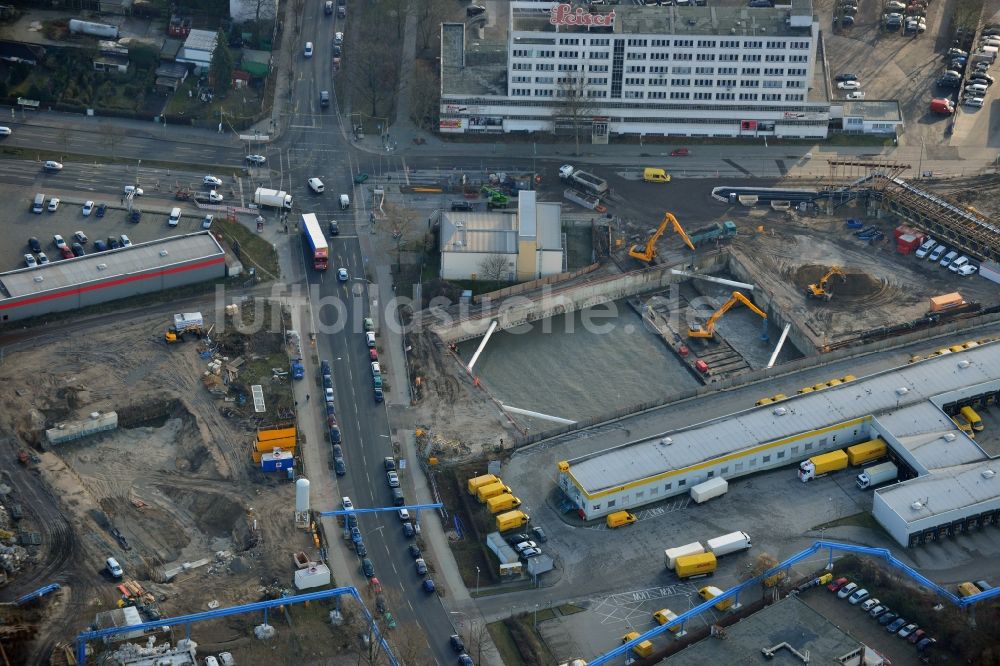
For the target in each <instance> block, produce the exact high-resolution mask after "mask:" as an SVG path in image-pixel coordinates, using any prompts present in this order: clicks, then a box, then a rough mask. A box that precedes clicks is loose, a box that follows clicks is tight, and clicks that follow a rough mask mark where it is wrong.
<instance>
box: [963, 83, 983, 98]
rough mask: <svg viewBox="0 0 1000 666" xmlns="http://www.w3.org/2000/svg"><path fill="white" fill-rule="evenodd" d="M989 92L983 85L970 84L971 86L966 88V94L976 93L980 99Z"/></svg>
mask: <svg viewBox="0 0 1000 666" xmlns="http://www.w3.org/2000/svg"><path fill="white" fill-rule="evenodd" d="M987 90H988V88H987V87H986V86H985V85H983V84H982V83H970V84H969V85H967V86H965V92H967V93H975V94H976V95H978V96H980V97H982V96H983V95H985V94H986V91H987Z"/></svg>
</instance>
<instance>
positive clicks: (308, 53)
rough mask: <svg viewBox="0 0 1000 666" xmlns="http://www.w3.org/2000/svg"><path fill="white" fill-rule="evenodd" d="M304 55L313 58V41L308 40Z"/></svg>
mask: <svg viewBox="0 0 1000 666" xmlns="http://www.w3.org/2000/svg"><path fill="white" fill-rule="evenodd" d="M303 55H304V56H305V57H307V58H312V55H313V43H312V42H306V48H305V51H304V52H303Z"/></svg>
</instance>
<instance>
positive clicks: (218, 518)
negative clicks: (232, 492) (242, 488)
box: [159, 485, 246, 539]
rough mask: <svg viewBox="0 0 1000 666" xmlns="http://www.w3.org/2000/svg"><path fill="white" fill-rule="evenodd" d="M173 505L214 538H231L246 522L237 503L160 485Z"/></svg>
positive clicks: (219, 497) (219, 495) (230, 499)
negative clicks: (241, 524)
mask: <svg viewBox="0 0 1000 666" xmlns="http://www.w3.org/2000/svg"><path fill="white" fill-rule="evenodd" d="M159 488H160V490H162V491H163V492H164V493H165V494H166V495H167V496H168V497H170V498H171V500H173V501H174V503H175V504H176V505H177V506H178V507H181V508H183V509H185V510H187V511H188V512H189V513H190V514H191V518H192V519H193V520H194V524H195V527H197V528H198V530H200V531H201V532H202V533H203V534H206V535H208V536H210V537H215V538H226V539H229V538H233V537H234V530H237V529H238V526H239V525H240V523H241V521H242V522H243V523H245V522H246V510H245V509H244V507H243V505H242V504H241V503H239V502H238V501H235V500H233V499H232V498H230V497H227V496H226V495H222V494H218V493H213V492H192V490H191V489H190V488H187V487H185V488H179V487H175V486H165V485H160V486H159Z"/></svg>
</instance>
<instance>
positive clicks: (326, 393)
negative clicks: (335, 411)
mask: <svg viewBox="0 0 1000 666" xmlns="http://www.w3.org/2000/svg"><path fill="white" fill-rule="evenodd" d="M323 398H324V399H325V400H326V403H327V404H329V405H332V404H333V402H334V401H333V389H332V388H328V389H323Z"/></svg>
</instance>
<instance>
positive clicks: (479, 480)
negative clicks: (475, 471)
mask: <svg viewBox="0 0 1000 666" xmlns="http://www.w3.org/2000/svg"><path fill="white" fill-rule="evenodd" d="M499 480H500V479H498V478H497V477H496V476H494V475H492V474H483V475H482V476H477V477H474V478H471V479H469V485H468V488H469V494H470V495H475V494H476V491H477V490H478V489H479V486H485V485H488V484H491V483H496V482H497V481H499Z"/></svg>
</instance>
